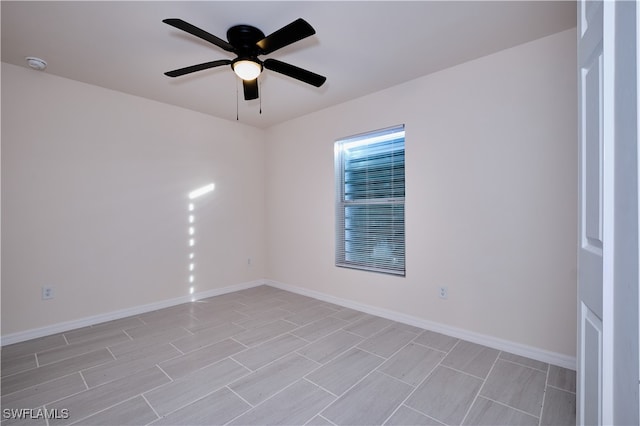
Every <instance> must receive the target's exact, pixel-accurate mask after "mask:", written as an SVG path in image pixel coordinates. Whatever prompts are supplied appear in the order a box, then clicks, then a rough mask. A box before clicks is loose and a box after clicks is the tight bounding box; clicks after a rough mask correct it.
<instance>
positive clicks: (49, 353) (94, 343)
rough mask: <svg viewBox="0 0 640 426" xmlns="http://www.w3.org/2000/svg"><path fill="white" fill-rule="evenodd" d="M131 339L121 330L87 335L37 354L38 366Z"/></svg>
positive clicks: (108, 330)
mask: <svg viewBox="0 0 640 426" xmlns="http://www.w3.org/2000/svg"><path fill="white" fill-rule="evenodd" d="M129 341H131V339H130V338H129V336H127V335H126V334H125V333H124V331H122V330H110V329H107V330H105V331H103V332H100V333H98V334H97V335H87V336H85V339H83V340H79V341H75V342H74V343H71V344H68V345H65V346H58V347H57V348H54V349H49V350H45V351H42V352H38V353H37V357H38V364H39V365H40V366H43V365H47V364H51V363H54V362H58V361H62V360H63V359H66V358H71V357H73V356H77V355H81V354H85V353H87V352H91V351H94V350H97V349H102V348H105V347H107V346H110V345H114V344H117V343H122V342H129Z"/></svg>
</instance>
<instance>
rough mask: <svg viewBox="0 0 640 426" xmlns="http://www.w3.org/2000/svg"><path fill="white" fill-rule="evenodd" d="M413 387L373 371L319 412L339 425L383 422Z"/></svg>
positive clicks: (378, 423)
mask: <svg viewBox="0 0 640 426" xmlns="http://www.w3.org/2000/svg"><path fill="white" fill-rule="evenodd" d="M412 390H413V388H412V387H411V386H409V385H407V384H406V383H402V382H400V381H399V380H396V379H394V378H393V377H389V376H387V375H384V374H382V373H378V372H375V371H374V372H373V373H371V374H370V375H369V376H367V377H365V378H364V379H363V380H362V381H361V382H359V383H358V384H357V385H355V386H354V387H352V388H351V389H350V390H349V391H347V392H346V393H345V394H344V395H342V396H341V397H340V398H338V399H337V400H336V401H335V402H334V403H333V404H331V405H330V406H329V407H328V408H326V409H325V410H324V411H322V412H321V413H320V414H321V415H322V416H323V417H326V418H327V419H329V420H330V421H332V422H333V423H335V424H337V425H380V424H383V423H384V421H385V420H386V419H387V418H389V417H390V416H391V414H393V412H394V411H395V409H396V407H397V406H398V405H400V403H402V401H403V400H404V399H405V398H406V397H407V395H409V393H410V392H411V391H412Z"/></svg>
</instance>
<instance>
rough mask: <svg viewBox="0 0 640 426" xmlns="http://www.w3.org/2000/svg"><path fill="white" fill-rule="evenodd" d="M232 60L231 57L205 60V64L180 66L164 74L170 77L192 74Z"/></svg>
mask: <svg viewBox="0 0 640 426" xmlns="http://www.w3.org/2000/svg"><path fill="white" fill-rule="evenodd" d="M230 63H231V61H230V60H229V59H219V60H217V61H211V62H205V63H203V64H198V65H191V66H190V67H185V68H180V69H177V70H173V71H168V72H165V73H164V75H166V76H169V77H180V76H181V75H185V74H190V73H192V72H196V71H202V70H206V69H209V68H213V67H219V66H222V65H229V64H230Z"/></svg>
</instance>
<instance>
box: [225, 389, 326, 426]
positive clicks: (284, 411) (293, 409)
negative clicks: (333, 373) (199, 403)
mask: <svg viewBox="0 0 640 426" xmlns="http://www.w3.org/2000/svg"><path fill="white" fill-rule="evenodd" d="M334 400H335V397H334V396H332V395H331V394H329V393H328V392H325V391H323V390H322V389H320V388H318V387H317V386H315V385H312V384H311V383H309V382H307V381H306V380H299V381H297V382H296V383H294V384H293V385H291V386H289V387H288V388H286V389H284V390H283V391H282V392H280V393H278V394H276V395H275V396H273V397H271V398H269V399H268V400H266V401H265V402H263V403H262V404H260V405H258V406H257V407H255V408H254V409H252V410H251V411H249V412H247V413H246V414H243V415H242V416H240V417H239V418H237V419H236V420H234V421H233V422H232V423H231V424H233V425H303V424H305V423H306V422H307V421H308V420H310V419H311V418H313V417H314V416H315V415H316V414H317V413H319V412H320V411H321V410H323V409H324V408H325V407H326V406H327V405H329V404H330V403H332V402H333V401H334Z"/></svg>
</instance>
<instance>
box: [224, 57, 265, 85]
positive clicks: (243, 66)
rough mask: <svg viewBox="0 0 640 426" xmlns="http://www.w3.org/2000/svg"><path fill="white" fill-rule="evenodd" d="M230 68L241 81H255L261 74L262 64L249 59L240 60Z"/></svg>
mask: <svg viewBox="0 0 640 426" xmlns="http://www.w3.org/2000/svg"><path fill="white" fill-rule="evenodd" d="M231 66H232V67H233V71H234V72H235V73H236V75H237V76H238V77H240V78H241V79H243V80H255V79H256V78H258V76H259V75H260V73H261V72H262V64H261V63H259V62H256V61H253V60H251V59H240V60H238V61H235V62H233V63H232V64H231Z"/></svg>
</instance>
